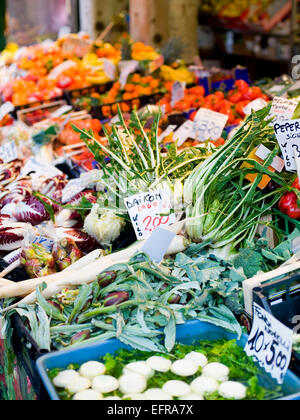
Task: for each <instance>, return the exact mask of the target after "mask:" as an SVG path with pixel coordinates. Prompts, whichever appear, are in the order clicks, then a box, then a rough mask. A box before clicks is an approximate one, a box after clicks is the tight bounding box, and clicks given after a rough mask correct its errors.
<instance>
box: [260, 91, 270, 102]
mask: <svg viewBox="0 0 300 420" xmlns="http://www.w3.org/2000/svg"><path fill="white" fill-rule="evenodd" d="M261 98H262V99H263V100H264V101H266V102H269V101H270V98H269V97H268V95H266V94H265V93H263V94H262V95H261Z"/></svg>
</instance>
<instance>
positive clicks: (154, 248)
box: [142, 227, 176, 263]
mask: <svg viewBox="0 0 300 420" xmlns="http://www.w3.org/2000/svg"><path fill="white" fill-rule="evenodd" d="M175 236H176V234H175V233H174V232H170V231H169V230H166V229H163V228H160V227H158V228H156V229H155V230H154V232H152V234H151V236H150V238H149V239H147V241H146V243H145V245H144V246H143V248H142V251H143V252H145V253H146V254H148V255H149V257H150V258H151V260H152V261H154V262H157V263H160V262H161V261H162V259H163V258H164V256H165V254H166V252H167V250H168V248H169V246H170V244H171V242H172V241H173V239H174V238H175Z"/></svg>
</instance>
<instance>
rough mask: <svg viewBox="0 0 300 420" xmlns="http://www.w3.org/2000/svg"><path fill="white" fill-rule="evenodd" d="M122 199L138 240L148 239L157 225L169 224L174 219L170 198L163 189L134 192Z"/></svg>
mask: <svg viewBox="0 0 300 420" xmlns="http://www.w3.org/2000/svg"><path fill="white" fill-rule="evenodd" d="M124 201H125V205H126V208H127V210H128V213H129V216H130V219H131V222H132V225H133V227H134V230H135V233H136V237H137V239H138V240H139V241H142V240H144V239H148V238H149V237H150V235H151V233H152V232H153V231H154V230H155V229H156V228H158V227H159V226H161V227H163V226H170V225H172V224H173V223H175V221H176V217H175V214H174V213H171V209H172V206H171V203H170V198H169V196H168V194H166V193H165V192H164V191H161V190H157V191H151V192H147V193H141V194H136V195H134V196H131V197H128V198H125V200H124Z"/></svg>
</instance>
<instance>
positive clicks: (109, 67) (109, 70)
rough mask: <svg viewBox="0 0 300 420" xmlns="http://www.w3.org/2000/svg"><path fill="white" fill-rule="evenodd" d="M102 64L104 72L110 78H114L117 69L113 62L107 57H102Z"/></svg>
mask: <svg viewBox="0 0 300 420" xmlns="http://www.w3.org/2000/svg"><path fill="white" fill-rule="evenodd" d="M102 61H103V64H104V73H105V74H106V76H107V77H108V78H109V79H110V80H115V78H116V73H117V69H116V66H115V65H114V63H113V62H112V61H111V60H109V59H108V58H102Z"/></svg>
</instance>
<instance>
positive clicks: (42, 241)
mask: <svg viewBox="0 0 300 420" xmlns="http://www.w3.org/2000/svg"><path fill="white" fill-rule="evenodd" d="M32 243H33V244H39V245H42V246H43V247H44V248H46V249H47V251H49V252H51V251H52V248H53V245H54V241H53V240H52V239H49V238H46V237H44V236H36V237H35V238H34V240H33V242H32Z"/></svg>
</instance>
